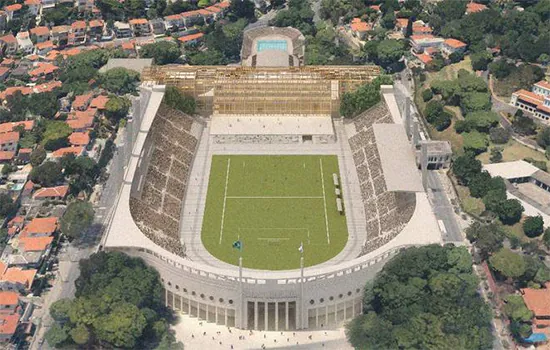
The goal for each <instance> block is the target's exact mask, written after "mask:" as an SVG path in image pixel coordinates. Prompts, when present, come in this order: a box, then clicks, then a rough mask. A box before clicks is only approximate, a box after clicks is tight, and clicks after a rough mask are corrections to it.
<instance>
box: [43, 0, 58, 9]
mask: <svg viewBox="0 0 550 350" xmlns="http://www.w3.org/2000/svg"><path fill="white" fill-rule="evenodd" d="M40 2H41V3H42V10H47V9H51V8H54V7H55V5H56V4H57V0H40Z"/></svg>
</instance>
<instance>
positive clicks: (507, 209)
mask: <svg viewBox="0 0 550 350" xmlns="http://www.w3.org/2000/svg"><path fill="white" fill-rule="evenodd" d="M523 210H524V209H523V206H522V205H521V203H520V202H519V201H518V200H517V199H507V200H505V201H503V202H501V203H500V204H499V205H498V206H497V208H496V211H495V213H496V214H497V215H498V218H499V219H500V221H502V223H504V224H506V225H513V224H515V223H516V222H518V221H519V220H520V219H521V214H522V213H523Z"/></svg>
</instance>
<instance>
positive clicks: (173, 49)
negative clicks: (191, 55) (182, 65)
mask: <svg viewBox="0 0 550 350" xmlns="http://www.w3.org/2000/svg"><path fill="white" fill-rule="evenodd" d="M139 55H140V56H141V57H143V58H152V59H153V62H154V63H155V64H156V65H164V64H169V63H174V62H176V61H177V60H178V58H179V57H180V55H181V51H180V48H179V47H178V45H177V44H175V43H172V42H169V41H166V40H163V41H159V42H156V43H153V44H147V45H143V46H142V47H141V49H140V50H139Z"/></svg>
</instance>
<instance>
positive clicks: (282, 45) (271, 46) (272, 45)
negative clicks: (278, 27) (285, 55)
mask: <svg viewBox="0 0 550 350" xmlns="http://www.w3.org/2000/svg"><path fill="white" fill-rule="evenodd" d="M256 50H257V51H258V52H262V51H263V50H281V51H287V42H286V40H258V47H257V49H256Z"/></svg>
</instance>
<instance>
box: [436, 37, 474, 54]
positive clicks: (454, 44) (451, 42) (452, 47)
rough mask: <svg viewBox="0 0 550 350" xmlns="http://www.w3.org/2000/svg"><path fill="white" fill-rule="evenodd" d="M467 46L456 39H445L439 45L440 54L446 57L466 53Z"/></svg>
mask: <svg viewBox="0 0 550 350" xmlns="http://www.w3.org/2000/svg"><path fill="white" fill-rule="evenodd" d="M467 46H468V45H467V44H466V43H464V42H462V41H460V40H456V39H452V38H451V39H445V41H443V44H442V45H441V52H443V53H444V54H445V55H446V56H450V55H451V54H453V53H455V52H457V53H464V52H465V51H466V47H467Z"/></svg>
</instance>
